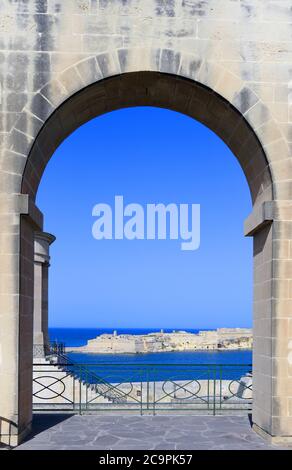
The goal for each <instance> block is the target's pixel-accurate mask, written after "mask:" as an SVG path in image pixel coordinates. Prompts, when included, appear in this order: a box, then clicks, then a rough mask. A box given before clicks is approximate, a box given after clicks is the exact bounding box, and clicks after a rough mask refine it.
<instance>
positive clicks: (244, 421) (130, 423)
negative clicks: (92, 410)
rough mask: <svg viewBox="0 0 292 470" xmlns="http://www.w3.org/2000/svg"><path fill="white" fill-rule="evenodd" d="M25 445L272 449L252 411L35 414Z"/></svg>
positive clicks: (97, 447)
mask: <svg viewBox="0 0 292 470" xmlns="http://www.w3.org/2000/svg"><path fill="white" fill-rule="evenodd" d="M17 449H20V450H26V449H27V450H34V449H35V450H36V449H42V450H122V449H123V450H134V449H139V450H156V449H157V450H199V449H207V450H213V449H214V450H215V449H216V450H217V449H219V450H220V449H222V450H224V449H228V450H233V449H235V450H236V449H238V450H239V449H243V450H257V449H258V450H268V449H279V447H276V446H272V445H269V444H267V443H266V442H265V441H264V440H263V439H262V438H261V437H260V436H258V435H257V434H256V433H255V432H254V431H253V430H252V429H251V425H250V421H249V418H248V417H247V416H190V415H188V416H183V415H161V416H149V415H148V416H133V415H83V416H79V415H68V414H67V415H66V414H36V415H34V420H33V433H32V435H31V436H30V437H29V438H28V439H27V440H26V442H24V443H23V444H21V445H20V446H18V447H17V448H16V450H17Z"/></svg>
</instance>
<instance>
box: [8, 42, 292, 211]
mask: <svg viewBox="0 0 292 470" xmlns="http://www.w3.org/2000/svg"><path fill="white" fill-rule="evenodd" d="M141 71H143V72H145V73H144V77H146V76H147V75H148V78H147V79H148V80H151V73H150V72H158V73H159V75H160V78H159V80H158V76H157V78H156V85H157V86H162V83H163V77H162V76H161V75H162V74H165V77H164V79H166V75H167V76H173V77H175V79H176V82H177V87H176V88H180V90H179V91H178V94H179V93H180V91H181V90H182V88H183V87H182V86H179V84H182V83H184V81H183V79H184V78H185V79H188V80H187V81H188V82H189V83H188V85H186V83H185V86H184V91H181V93H184V94H186V93H187V86H188V88H189V90H190V89H191V88H192V85H193V89H192V93H194V89H195V84H196V90H197V94H199V93H198V90H199V89H200V90H201V92H200V94H201V95H202V99H203V91H202V90H203V89H205V91H206V93H205V95H206V94H207V91H208V90H209V92H210V94H209V96H210V97H211V96H212V100H211V99H210V100H209V101H208V100H205V101H203V102H204V104H205V105H207V104H208V110H207V111H206V110H205V112H204V111H203V110H199V109H197V110H195V109H192V110H191V109H186V108H187V106H186V104H185V106H184V105H183V103H182V102H181V103H174V99H173V98H174V97H173V96H171V97H169V98H167V96H166V95H165V91H166V89H167V87H164V96H161V102H160V103H159V102H158V101H159V100H157V97H156V98H155V97H154V96H148V102H147V100H145V97H144V98H142V94H143V92H142V88H143V85H142V83H143V80H142V79H141V78H140V79H138V78H137V74H138V72H139V73H140V77H141V76H142V75H141V73H142V72H141ZM146 72H149V73H147V74H146ZM135 73H136V75H135ZM129 74H132V75H131V79H130V75H129ZM116 77H120V79H119V80H120V83H121V82H124V83H125V85H126V81H128V82H129V81H130V80H131V81H132V83H130V86H133V85H134V84H135V87H136V89H135V100H136V103H137V104H136V105H139V104H138V101H140V103H141V105H144V104H145V105H150V106H151V105H154V106H162V107H171V106H173V107H172V108H171V109H176V110H179V111H180V112H182V113H186V114H189V115H190V116H192V117H194V118H195V119H197V120H199V121H200V122H202V123H203V124H205V125H207V126H208V127H211V128H212V130H214V131H215V132H217V133H218V134H219V135H220V137H221V138H222V139H223V140H224V141H225V142H226V143H227V145H229V147H230V148H231V150H232V151H233V153H234V154H235V155H236V156H237V158H238V159H239V162H240V164H241V165H242V168H243V170H244V172H245V174H246V177H247V180H248V182H249V185H251V181H252V179H256V178H257V179H258V181H257V182H255V181H254V182H253V184H254V186H256V184H259V185H260V184H261V183H260V181H265V183H264V187H261V188H260V187H259V188H258V193H257V197H255V191H256V190H255V189H253V191H251V192H252V197H253V202H254V203H255V202H256V201H257V202H262V201H263V200H271V199H273V198H274V199H281V198H282V192H284V193H285V188H284V190H283V191H281V189H282V188H281V187H280V183H279V181H281V179H282V180H283V181H285V180H286V179H287V175H283V166H285V170H286V171H287V166H288V165H289V163H290V160H289V158H288V156H289V149H288V146H287V143H286V141H285V139H284V138H283V136H282V133H281V131H280V130H279V127H278V125H277V124H276V122H275V120H274V119H273V117H272V116H271V113H270V111H269V109H268V107H267V106H266V105H265V104H264V103H263V102H262V101H261V99H260V98H259V97H258V96H257V95H256V93H255V92H254V91H253V90H252V89H250V88H249V86H248V85H247V83H245V82H244V81H243V80H242V79H241V78H240V77H239V76H237V75H235V74H233V73H231V72H230V71H228V70H226V69H225V68H224V67H223V66H222V65H219V64H216V63H215V62H213V61H207V60H206V61H202V60H201V59H200V58H199V56H198V57H196V56H195V55H193V54H190V53H183V52H177V51H175V50H172V49H159V48H158V49H155V48H129V49H126V48H125V49H118V50H115V51H112V52H104V53H101V54H98V55H97V56H91V57H89V58H86V59H83V60H81V61H79V62H77V63H75V64H74V65H71V66H70V67H68V68H65V69H64V70H63V71H62V72H61V73H59V74H58V76H56V77H54V79H53V80H51V81H49V82H48V83H47V84H46V85H45V86H43V87H42V88H41V89H40V90H39V91H38V92H37V93H36V94H35V95H34V97H33V98H32V100H31V101H30V102H29V103H28V104H27V106H26V107H25V108H24V110H23V112H22V114H21V116H20V118H19V119H18V121H17V122H16V124H15V126H14V128H13V129H12V131H11V133H10V136H9V139H8V143H7V150H8V151H10V150H12V151H13V152H15V153H16V154H17V153H18V154H19V155H21V156H23V157H25V158H21V157H18V158H17V157H16V156H14V158H13V156H11V157H10V161H11V166H14V165H15V159H18V160H19V161H18V168H19V172H18V174H16V175H13V176H12V177H11V180H12V181H11V183H10V187H12V188H13V190H14V192H16V193H17V192H25V191H26V187H25V185H24V181H23V171H24V167H25V168H26V171H27V170H28V166H29V165H30V161H31V162H33V158H31V156H32V155H33V154H34V153H35V152H37V153H38V155H39V157H42V151H41V149H40V148H39V145H37V144H36V137H37V136H38V137H40V136H42V138H44V129H45V128H46V129H47V130H48V129H49V128H51V130H52V131H55V133H56V135H58V137H59V138H60V132H58V129H54V125H55V126H56V125H57V123H58V120H59V125H60V128H62V127H65V128H64V132H63V134H64V136H65V137H66V135H69V134H70V132H72V131H73V130H74V129H75V128H76V127H78V125H81V124H82V123H84V122H85V121H86V120H88V119H91V118H93V117H95V116H97V115H99V114H102V113H104V112H107V111H109V110H111V109H115V108H111V105H110V103H111V102H112V106H114V105H115V106H118V107H126V106H134V105H135V104H133V96H130V94H129V96H128V102H127V97H126V96H124V97H123V98H124V103H122V101H121V100H120V102H119V104H118V96H113V94H111V93H112V92H111V84H112V83H113V82H112V80H114V78H116ZM135 77H136V79H135ZM104 79H107V81H104V82H103V83H101V82H102V81H103V80H104ZM145 80H146V78H145ZM153 81H154V79H153V76H152V83H153ZM159 81H160V85H159V84H158V82H159ZM98 82H99V83H100V85H102V86H100V96H99V98H100V99H99V103H96V105H97V106H96V110H95V112H91V113H89V112H88V113H87V117H86V116H85V114H86V111H85V110H83V113H84V118H82V117H81V114H80V113H79V114H78V115H77V116H76V119H75V121H74V118H73V116H70V120H69V119H68V117H67V116H66V113H65V108H64V109H62V110H61V108H59V107H60V106H61V105H62V104H63V105H65V104H66V102H68V101H69V98H71V99H73V100H74V102H75V106H77V107H78V97H77V94H80V100H83V99H85V98H84V95H85V94H87V95H88V97H89V96H90V95H89V89H87V87H89V86H91V87H92V88H91V90H90V92H91V93H92V94H93V95H94V92H93V87H94V85H95V86H97V83H98ZM185 82H186V81H185ZM139 87H140V91H141V95H140V96H139ZM102 88H103V92H104V96H102V94H101V93H102V92H101V90H102ZM122 88H123V83H121V84H120V90H121V89H122ZM124 88H126V86H125V87H124ZM144 88H145V87H144ZM146 88H147V85H146ZM146 88H145V89H146ZM112 90H113V88H112ZM190 91H191V90H190ZM81 94H82V96H81ZM216 96H217V98H216ZM106 97H108V105H107V106H106V105H104V106H103V105H102V101H103V100H105V99H106ZM97 98H98V97H97V95H96V96H95V99H96V100H97ZM151 98H152V99H153V100H156V103H155V102H154V101H153V102H152V104H151ZM177 98H178V99H181V98H179V97H178V96H177ZM186 99H187V98H185V100H186ZM205 99H206V96H205ZM198 100H200V98H199V96H198ZM113 101H116V104H114V103H113ZM131 101H132V103H131ZM170 101H173V102H172V103H170ZM219 103H220V106H219ZM98 105H99V107H98ZM216 107H217V109H216ZM178 108H179V109H178ZM231 109H233V110H234V111H235V110H237V111H238V113H237V118H235V122H236V123H237V124H238V125H236V126H235V125H234V124H233V125H232V126H233V128H234V129H233V130H234V132H233V136H232V138H231V134H232V130H230V132H229V135H227V133H226V129H227V128H228V125H225V126H221V129H217V128H216V125H215V124H214V120H215V115H216V113H217V115H221V114H220V113H222V112H223V114H224V116H225V118H227V114H228V113H227V110H229V111H230V113H231ZM218 113H219V114H218ZM230 113H229V114H230ZM203 114H205V115H203ZM208 114H209V119H208V117H207V116H208ZM212 114H213V119H212V117H211V116H212ZM235 114H236V113H235ZM235 114H234V116H235ZM53 115H54V118H55V119H53ZM221 116H222V115H221ZM229 117H231V114H230V115H229ZM239 117H240V119H241V126H239V122H240V121H239ZM65 119H66V122H65ZM83 119H84V120H83ZM231 120H232V118H231ZM54 121H55V124H54ZM244 123H245V124H244ZM223 127H224V129H223ZM229 127H231V124H230V126H229ZM235 127H237V129H235ZM243 128H245V130H244V129H243ZM248 128H249V129H248ZM251 130H252V132H250V131H251ZM40 140H41V138H40V139H39V141H40ZM252 140H253V141H254V142H252ZM59 143H60V141H58V139H56V140H55V144H56V145H55V146H54V143H53V142H46V146H47V147H48V148H49V147H50V149H51V150H52V151H54V150H55V148H57V146H58V145H59ZM279 149H280V150H281V156H280V158H279V156H278V155H277V154H278V153H279ZM257 152H260V153H262V161H263V159H264V158H265V159H266V163H267V165H266V166H265V168H264V167H263V166H261V168H256V165H257V163H255V162H256V161H257V162H258V157H257V155H256V154H257ZM27 155H30V157H29V158H28V161H26V157H27ZM244 155H245V156H244ZM244 159H246V161H244ZM287 162H288V163H287ZM8 166H9V164H8ZM6 167H7V165H6ZM9 169H10V168H9V167H8V170H9ZM289 169H290V167H289ZM34 170H36V168H33V167H32V168H31V171H32V173H34ZM261 171H265V176H264V177H263V175H262V176H260V172H261ZM291 174H292V168H291ZM273 176H274V177H275V178H274V179H277V182H278V184H277V185H275V184H273V183H272V180H273ZM36 178H37V175H36ZM24 180H25V177H24ZM270 184H271V188H270V189H269V191H266V190H267V187H268V186H269V185H270ZM19 186H20V187H21V190H20V187H19ZM33 191H34V190H33V188H31V189H30V190H29V191H28V192H29V193H33ZM263 193H264V194H263ZM260 194H261V196H260V197H259V195H260ZM272 194H273V196H272Z"/></svg>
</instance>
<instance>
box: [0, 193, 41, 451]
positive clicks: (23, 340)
mask: <svg viewBox="0 0 292 470" xmlns="http://www.w3.org/2000/svg"><path fill="white" fill-rule="evenodd" d="M42 219H43V218H42V214H41V212H40V211H39V210H38V208H37V207H36V206H35V204H34V202H33V201H32V200H31V199H30V198H29V197H28V196H27V195H24V194H12V195H3V194H1V195H0V242H1V243H0V245H1V249H0V325H1V327H0V386H1V393H0V442H3V443H4V444H8V445H11V446H15V445H17V444H19V442H21V440H22V439H23V438H24V437H25V436H26V435H27V434H28V433H29V431H30V429H31V420H32V343H33V341H32V340H33V254H34V233H35V232H36V231H41V230H42V226H43V220H42Z"/></svg>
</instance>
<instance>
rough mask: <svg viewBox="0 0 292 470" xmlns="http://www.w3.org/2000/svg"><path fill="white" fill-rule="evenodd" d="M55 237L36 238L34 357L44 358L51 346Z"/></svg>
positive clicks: (43, 235)
mask: <svg viewBox="0 0 292 470" xmlns="http://www.w3.org/2000/svg"><path fill="white" fill-rule="evenodd" d="M54 241H55V237H54V236H53V235H51V234H49V233H45V232H35V238H34V309H33V345H34V357H43V356H44V355H45V349H46V346H48V344H49V334H48V274H49V266H50V254H49V249H50V245H51V243H53V242H54Z"/></svg>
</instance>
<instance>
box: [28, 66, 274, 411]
mask: <svg viewBox="0 0 292 470" xmlns="http://www.w3.org/2000/svg"><path fill="white" fill-rule="evenodd" d="M242 99H244V95H243V96H242ZM137 106H154V107H160V108H167V109H169V110H174V111H178V112H180V113H182V114H186V115H188V116H189V117H192V118H195V119H196V120H198V121H200V122H201V123H203V124H205V125H206V126H208V127H209V128H211V129H212V130H213V131H214V132H215V133H216V134H217V135H218V136H219V137H221V139H222V140H223V141H224V142H225V143H226V144H227V145H228V146H229V148H230V149H231V150H232V152H233V153H234V155H236V157H237V159H238V161H239V163H240V165H241V167H242V169H243V171H244V173H245V176H246V179H247V182H248V185H249V189H250V194H251V199H252V203H253V206H254V207H258V206H260V204H261V203H262V202H264V201H269V200H271V199H272V184H271V177H270V172H269V168H268V165H267V161H266V158H265V155H264V152H263V149H262V147H261V145H260V143H259V141H258V139H257V137H256V135H255V134H254V132H253V131H252V129H251V128H250V127H249V125H248V123H247V122H246V121H245V119H244V118H243V117H242V115H241V114H239V113H238V112H237V111H236V110H235V109H234V108H233V107H232V106H231V105H230V104H228V103H227V102H226V101H225V100H224V99H223V98H222V97H220V96H219V95H217V94H216V93H214V92H213V91H212V90H209V89H207V88H206V87H203V86H201V85H199V84H197V83H193V82H190V81H188V80H185V79H180V78H177V77H174V76H169V75H163V74H156V73H146V72H141V73H133V74H125V75H122V76H117V77H113V78H111V79H107V80H104V81H102V82H99V83H98V84H95V85H92V86H90V87H88V88H86V89H84V90H82V91H81V92H79V93H78V94H76V95H74V96H73V97H72V98H70V99H69V100H68V101H67V102H65V103H64V104H63V105H62V106H60V107H59V108H58V109H57V110H56V111H55V113H54V114H53V115H52V116H51V117H50V118H49V120H48V121H47V122H46V124H45V125H44V127H43V128H42V130H41V131H40V133H39V135H38V137H37V139H36V141H35V144H34V146H33V148H32V151H31V153H30V155H29V158H28V161H27V165H26V168H25V172H24V177H23V182H22V191H23V192H24V193H25V194H29V195H30V196H31V198H33V199H35V196H36V192H37V188H38V185H39V182H40V180H41V177H42V173H43V171H44V169H45V167H46V165H47V163H48V161H49V159H50V158H51V156H52V154H53V153H54V151H55V149H56V148H57V147H58V146H59V145H60V143H61V142H62V141H63V140H64V139H65V137H66V136H67V135H69V134H70V133H71V132H72V131H74V130H75V129H76V128H77V127H79V126H80V125H81V124H84V123H85V122H87V121H88V120H90V119H91V118H93V117H96V116H97V115H100V114H104V113H106V112H107V111H113V110H117V109H121V108H129V107H137ZM25 223H26V222H24V223H23V228H24V230H26V229H27V227H25ZM33 237H34V233H33V232H32V238H33ZM269 237H270V233H269V227H266V230H265V234H264V236H263V234H262V233H261V235H260V236H258V235H257V234H256V235H255V238H256V243H255V253H254V254H255V259H256V263H258V264H259V267H260V264H261V262H262V261H261V257H260V256H259V257H258V258H257V255H259V254H262V253H263V252H264V251H265V250H269V249H270V243H268V242H269ZM257 259H258V260H259V261H257ZM26 260H27V256H26ZM32 260H33V256H31V261H32ZM255 269H257V266H255ZM32 271H33V263H31V274H32ZM26 272H27V266H26ZM32 277H33V274H32ZM260 288H261V286H260V282H259V283H257V285H256V289H260ZM24 295H25V292H24ZM261 300H262V299H261ZM196 380H197V379H196ZM107 383H108V382H107ZM219 387H220V385H219ZM244 388H249V386H248V387H244ZM215 389H216V385H215ZM99 392H100V391H98V393H99ZM138 392H139V390H135V393H136V395H137V396H138V397H141V399H139V400H138V403H140V402H141V400H142V401H143V392H142V391H141V390H140V392H139V393H138ZM106 393H107V394H108V391H107V392H106ZM115 393H116V390H115ZM123 393H124V392H123ZM146 393H147V392H146ZM165 393H166V394H168V395H169V393H168V392H166V391H165ZM173 393H175V391H174V390H173V391H172V394H173ZM260 393H262V392H261V391H260ZM111 395H112V393H111ZM124 395H125V393H124ZM231 395H232V396H233V395H234V393H233V392H231ZM107 398H108V397H107ZM112 398H113V397H112V396H111V399H112ZM180 398H184V397H180ZM123 399H124V396H123ZM136 401H137V400H136ZM215 402H216V400H215ZM220 404H221V402H220Z"/></svg>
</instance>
